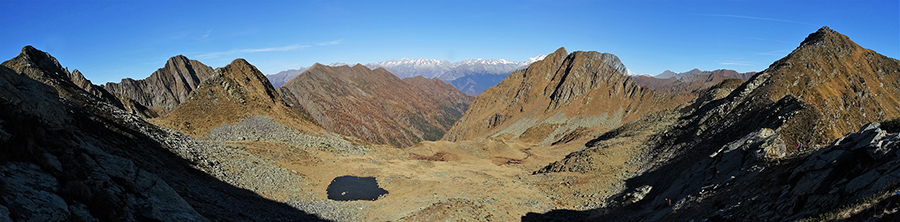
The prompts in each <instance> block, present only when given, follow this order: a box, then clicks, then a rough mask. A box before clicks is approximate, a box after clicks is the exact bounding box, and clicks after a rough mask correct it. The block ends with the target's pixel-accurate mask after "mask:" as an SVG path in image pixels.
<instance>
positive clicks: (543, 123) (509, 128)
mask: <svg viewBox="0 0 900 222" xmlns="http://www.w3.org/2000/svg"><path fill="white" fill-rule="evenodd" d="M625 72H626V69H625V66H624V65H622V63H621V62H619V59H618V58H617V57H616V56H615V55H612V54H608V53H598V52H581V51H579V52H573V53H571V54H569V53H567V52H566V50H565V49H564V48H560V49H558V50H557V51H556V52H554V53H552V54H550V55H548V56H547V57H546V58H544V59H543V60H541V61H538V62H535V63H533V64H531V65H530V66H529V67H528V68H527V69H524V70H518V71H516V72H514V73H512V74H510V75H509V76H508V77H507V78H506V79H504V80H503V81H502V82H500V84H498V85H497V86H495V87H492V88H489V89H488V90H486V91H485V92H484V93H482V94H481V95H479V96H478V97H477V98H476V99H475V101H474V102H472V105H471V106H470V109H469V111H467V112H466V114H465V115H464V116H463V117H462V118H461V119H460V120H459V121H457V122H456V124H455V125H454V126H453V128H451V129H450V131H449V132H448V133H447V134H446V135H445V136H444V139H445V140H448V141H460V140H470V139H477V138H489V137H497V136H502V137H504V138H518V139H519V140H524V141H526V142H531V143H539V144H542V145H549V144H551V143H556V142H560V141H571V140H573V139H575V138H580V137H582V135H590V134H592V133H594V132H603V131H606V130H609V129H612V128H615V127H618V126H619V125H621V124H622V123H625V122H628V121H631V120H634V119H636V118H637V117H639V116H640V115H642V114H643V113H646V112H649V111H653V110H659V109H662V108H664V107H666V106H668V104H676V103H674V102H677V101H675V100H666V99H664V98H661V97H659V96H657V95H656V94H655V93H654V92H652V91H651V90H649V89H647V88H644V87H640V86H638V85H637V84H635V83H634V81H632V80H631V79H630V78H629V77H628V76H626V75H625ZM686 100H687V99H685V101H686Z"/></svg>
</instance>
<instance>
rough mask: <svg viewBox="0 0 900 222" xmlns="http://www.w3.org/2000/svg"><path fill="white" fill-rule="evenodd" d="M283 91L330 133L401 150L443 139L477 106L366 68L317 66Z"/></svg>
mask: <svg viewBox="0 0 900 222" xmlns="http://www.w3.org/2000/svg"><path fill="white" fill-rule="evenodd" d="M278 90H279V92H280V93H281V95H282V96H283V97H284V98H285V100H286V101H287V102H288V104H290V106H291V107H292V108H294V109H295V110H297V111H298V112H300V113H304V114H306V115H308V116H310V117H311V118H312V119H314V120H315V121H316V122H318V123H319V124H320V125H321V126H322V127H324V128H325V129H327V130H329V131H332V132H336V133H339V134H342V135H347V136H355V137H358V138H361V139H363V140H366V141H369V142H372V143H379V144H390V145H394V146H398V147H406V146H410V145H413V144H415V143H416V142H419V141H422V140H437V139H440V138H441V136H443V135H444V132H445V131H446V130H447V129H449V128H450V125H452V124H453V122H455V121H456V119H458V118H459V117H460V116H461V115H462V113H463V112H465V110H466V109H467V107H468V104H469V102H470V101H471V97H470V96H467V95H465V94H463V93H462V92H459V90H456V89H455V88H453V86H451V85H448V84H446V83H443V82H441V81H440V80H438V79H425V78H421V77H419V78H411V79H406V80H400V79H399V78H397V77H396V76H394V75H393V74H391V73H390V72H388V71H387V70H385V69H383V68H378V69H375V70H371V69H369V68H367V67H365V66H363V65H356V66H353V67H350V66H339V67H330V66H324V65H321V64H315V65H313V66H312V67H310V68H309V69H307V70H306V71H304V72H303V73H302V74H300V75H298V76H297V77H296V78H294V79H293V80H291V81H290V82H288V83H287V84H285V85H284V86H281V87H278Z"/></svg>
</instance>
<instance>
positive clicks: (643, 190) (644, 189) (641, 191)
mask: <svg viewBox="0 0 900 222" xmlns="http://www.w3.org/2000/svg"><path fill="white" fill-rule="evenodd" d="M652 189H653V186H650V185H643V186H640V187H638V188H635V189H634V191H632V192H630V193H627V194H625V201H624V202H625V204H631V203H635V202H638V201H641V200H643V199H644V197H647V194H648V193H650V190H652Z"/></svg>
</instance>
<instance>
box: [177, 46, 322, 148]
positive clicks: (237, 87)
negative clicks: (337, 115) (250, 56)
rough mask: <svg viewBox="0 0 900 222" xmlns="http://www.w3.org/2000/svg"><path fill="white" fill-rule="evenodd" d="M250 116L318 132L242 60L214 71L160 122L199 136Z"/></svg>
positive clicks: (254, 68) (313, 124)
mask: <svg viewBox="0 0 900 222" xmlns="http://www.w3.org/2000/svg"><path fill="white" fill-rule="evenodd" d="M251 116H268V117H271V118H273V119H274V120H276V121H277V122H279V123H281V124H284V125H287V126H290V127H293V128H295V129H299V130H303V131H310V132H317V131H319V128H318V127H317V126H316V125H315V123H313V122H311V121H309V119H307V118H306V117H304V116H303V115H301V114H300V113H297V112H296V111H294V110H292V109H291V108H289V107H287V106H286V104H285V103H284V100H282V98H281V96H280V95H279V94H278V93H277V91H276V90H275V88H273V87H272V84H271V83H269V80H268V79H267V78H266V77H265V75H263V74H262V72H260V71H259V70H258V69H256V67H255V66H253V65H251V64H250V63H248V62H247V61H246V60H244V59H235V60H234V61H232V62H231V64H228V65H227V66H225V67H223V68H217V69H215V71H214V74H213V75H211V76H209V77H208V78H207V79H206V80H204V81H203V82H202V83H200V84H197V86H196V88H195V89H194V90H192V91H191V93H190V94H189V95H188V96H187V97H185V99H184V100H182V102H181V104H180V105H179V106H178V108H176V109H174V110H172V111H171V112H169V114H168V115H166V116H165V117H163V118H162V122H163V123H164V125H166V126H168V127H171V128H173V129H176V130H179V131H181V132H185V133H187V134H190V135H195V136H199V135H203V134H206V133H208V132H209V131H210V130H211V129H212V128H215V127H218V126H221V125H223V124H226V123H227V124H234V123H237V122H240V121H241V120H242V119H244V118H248V117H251Z"/></svg>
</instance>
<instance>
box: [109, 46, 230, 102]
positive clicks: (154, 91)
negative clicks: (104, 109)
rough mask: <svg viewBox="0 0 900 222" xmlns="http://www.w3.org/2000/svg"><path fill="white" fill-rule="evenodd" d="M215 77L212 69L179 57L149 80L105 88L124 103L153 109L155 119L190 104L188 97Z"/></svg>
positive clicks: (128, 81) (128, 80)
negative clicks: (183, 103)
mask: <svg viewBox="0 0 900 222" xmlns="http://www.w3.org/2000/svg"><path fill="white" fill-rule="evenodd" d="M212 75H213V69H212V67H209V66H207V65H204V64H203V63H200V62H199V61H197V60H189V59H188V58H187V57H185V56H183V55H178V56H174V57H172V58H169V60H168V61H166V64H165V66H164V67H163V68H160V69H159V70H156V71H155V72H153V74H150V77H147V78H146V79H142V80H134V79H131V78H127V79H122V82H120V83H106V85H103V88H104V89H106V90H107V91H109V92H110V93H112V94H114V95H116V96H118V97H120V98H122V100H125V99H130V100H132V101H134V102H135V103H137V104H140V105H142V106H145V107H148V108H150V109H151V110H153V112H155V114H156V116H164V115H165V114H166V113H168V112H170V111H172V110H173V109H175V107H177V106H178V104H181V102H184V101H185V100H187V96H188V94H190V93H191V91H193V90H194V89H196V88H197V86H198V85H200V82H202V81H203V80H205V79H207V78H209V77H210V76H212Z"/></svg>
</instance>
